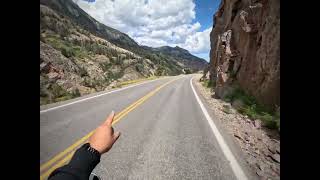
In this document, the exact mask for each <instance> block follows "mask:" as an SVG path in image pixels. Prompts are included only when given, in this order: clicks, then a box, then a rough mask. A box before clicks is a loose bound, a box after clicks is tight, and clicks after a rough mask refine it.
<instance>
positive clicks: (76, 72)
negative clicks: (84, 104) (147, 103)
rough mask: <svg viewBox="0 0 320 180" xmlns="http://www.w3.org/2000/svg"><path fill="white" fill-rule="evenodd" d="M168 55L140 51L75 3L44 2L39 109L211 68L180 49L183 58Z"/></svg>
mask: <svg viewBox="0 0 320 180" xmlns="http://www.w3.org/2000/svg"><path fill="white" fill-rule="evenodd" d="M166 49H168V48H164V49H162V47H161V48H151V47H146V46H140V45H138V44H137V43H136V42H135V41H134V40H133V39H131V38H130V37H129V36H128V35H126V34H124V33H122V32H120V31H118V30H116V29H113V28H110V27H108V26H105V25H103V24H101V23H99V22H98V21H96V20H95V19H94V18H92V17H90V16H89V15H88V14H87V13H86V12H84V11H83V10H82V9H81V8H79V6H78V5H77V4H75V3H74V2H73V1H71V0H40V104H48V103H53V102H57V101H62V100H66V99H70V98H74V97H78V96H82V95H85V94H89V93H92V92H97V91H102V90H105V89H109V88H111V87H113V86H115V85H116V84H117V83H119V82H123V81H128V80H134V79H139V78H145V77H150V76H162V75H178V74H181V73H183V72H185V71H184V69H190V70H191V71H197V70H199V69H201V66H200V65H199V64H200V63H201V62H203V64H202V66H203V67H205V66H206V65H207V63H206V62H204V60H203V61H202V60H201V59H200V58H196V57H195V56H192V55H191V54H190V53H188V52H187V51H186V50H184V49H181V48H179V49H177V50H178V52H179V53H178V54H181V55H185V56H183V58H182V57H178V56H177V54H175V53H172V52H171V51H167V50H166ZM169 49H170V48H169ZM173 49H176V48H173ZM199 59H200V60H199ZM189 61H190V62H189ZM199 62H200V63H199Z"/></svg>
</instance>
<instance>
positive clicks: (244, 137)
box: [193, 75, 280, 180]
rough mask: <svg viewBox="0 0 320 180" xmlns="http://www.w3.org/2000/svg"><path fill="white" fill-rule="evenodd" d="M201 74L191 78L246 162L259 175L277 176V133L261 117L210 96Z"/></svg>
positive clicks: (211, 93)
mask: <svg viewBox="0 0 320 180" xmlns="http://www.w3.org/2000/svg"><path fill="white" fill-rule="evenodd" d="M200 77H201V76H200V75H199V76H197V77H196V78H195V79H194V81H193V82H194V84H195V85H196V88H197V89H198V90H199V92H200V93H201V95H202V96H203V97H204V99H205V100H206V101H207V104H208V105H209V107H210V108H211V109H212V110H213V112H214V114H215V115H216V117H217V118H218V119H219V121H220V122H221V124H222V126H223V127H224V128H225V130H226V132H228V133H229V134H231V135H232V136H233V137H234V138H235V140H236V142H237V144H238V145H239V147H240V148H241V150H242V151H243V154H245V157H244V159H245V160H246V163H247V164H248V165H249V166H250V168H251V169H252V170H253V171H254V172H255V173H256V174H257V175H258V176H259V177H260V178H261V179H274V180H277V179H280V135H279V133H278V132H277V131H275V130H270V129H268V128H266V127H264V126H262V125H261V124H262V123H261V121H260V120H251V119H249V118H248V117H247V116H244V115H242V114H240V113H238V112H237V111H236V110H235V109H234V108H233V107H232V106H231V104H230V103H228V102H225V101H223V100H220V99H215V98H213V97H214V92H213V91H212V90H210V89H209V88H206V87H204V86H203V85H202V84H201V82H199V79H200ZM226 108H227V109H229V110H228V111H226V110H225V109H226Z"/></svg>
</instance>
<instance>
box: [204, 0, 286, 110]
mask: <svg viewBox="0 0 320 180" xmlns="http://www.w3.org/2000/svg"><path fill="white" fill-rule="evenodd" d="M214 22H215V25H214V27H213V29H212V32H211V34H210V41H211V51H210V79H211V80H212V81H214V82H215V83H214V84H215V86H216V87H215V93H216V96H218V97H223V96H224V95H225V94H227V92H228V91H230V90H231V88H230V87H232V85H233V84H238V85H239V86H240V87H241V88H242V89H243V90H245V91H246V92H247V93H248V94H250V95H252V96H254V97H255V98H256V99H257V100H258V102H260V103H261V104H264V105H266V106H267V107H269V108H272V109H274V108H275V107H276V106H280V1H279V0H222V2H221V4H220V7H219V10H218V11H217V13H216V14H215V15H214Z"/></svg>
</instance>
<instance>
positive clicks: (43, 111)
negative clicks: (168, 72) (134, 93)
mask: <svg viewBox="0 0 320 180" xmlns="http://www.w3.org/2000/svg"><path fill="white" fill-rule="evenodd" d="M161 79H164V78H160V79H154V80H151V81H147V82H143V83H140V84H134V85H131V86H127V87H124V88H121V89H116V90H113V91H109V92H105V93H102V94H99V95H95V96H91V97H87V98H84V99H80V100H78V101H73V102H70V103H67V104H63V105H60V106H56V107H52V108H49V109H44V110H42V111H40V114H41V113H45V112H48V111H52V110H55V109H58V108H62V107H65V106H69V105H71V104H76V103H79V102H82V101H87V100H89V99H93V98H97V97H100V96H104V95H107V94H111V93H114V92H119V91H123V90H125V89H129V88H132V87H135V86H140V85H143V84H146V83H150V82H153V81H157V80H161Z"/></svg>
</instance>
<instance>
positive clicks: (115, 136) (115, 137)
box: [113, 131, 121, 142]
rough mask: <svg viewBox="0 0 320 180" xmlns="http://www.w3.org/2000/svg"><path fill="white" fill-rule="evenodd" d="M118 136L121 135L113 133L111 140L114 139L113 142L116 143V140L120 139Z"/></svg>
mask: <svg viewBox="0 0 320 180" xmlns="http://www.w3.org/2000/svg"><path fill="white" fill-rule="evenodd" d="M120 135H121V133H120V132H119V131H118V132H115V133H114V134H113V139H114V141H113V142H116V141H117V140H118V138H119V137H120Z"/></svg>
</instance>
